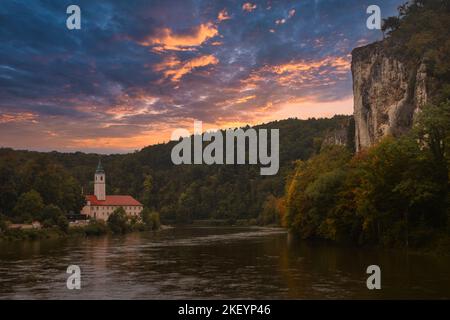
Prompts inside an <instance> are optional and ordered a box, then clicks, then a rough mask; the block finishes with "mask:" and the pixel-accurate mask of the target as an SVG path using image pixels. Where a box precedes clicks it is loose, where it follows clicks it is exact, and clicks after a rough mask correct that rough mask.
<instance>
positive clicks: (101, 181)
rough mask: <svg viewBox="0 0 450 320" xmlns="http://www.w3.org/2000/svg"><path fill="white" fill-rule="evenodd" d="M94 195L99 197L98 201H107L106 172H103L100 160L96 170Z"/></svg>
mask: <svg viewBox="0 0 450 320" xmlns="http://www.w3.org/2000/svg"><path fill="white" fill-rule="evenodd" d="M94 195H95V196H96V197H97V200H105V199H106V188H105V170H103V167H102V161H101V160H98V166H97V170H95V178H94Z"/></svg>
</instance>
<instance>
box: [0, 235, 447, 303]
mask: <svg viewBox="0 0 450 320" xmlns="http://www.w3.org/2000/svg"><path fill="white" fill-rule="evenodd" d="M372 264H376V265H379V266H380V268H381V286H382V288H381V290H368V289H367V287H366V279H367V277H368V275H367V274H366V268H367V266H369V265H372ZM68 265H78V266H79V267H80V268H81V289H80V290H68V289H67V287H66V280H67V277H68V276H69V275H68V274H67V273H66V269H67V267H68ZM180 298H187V299H189V298H197V299H203V298H205V299H211V298H217V299H222V298H224V299H229V298H243V299H248V298H254V299H346V298H350V299H354V298H356V299H403V298H414V299H415V298H447V299H449V298H450V258H444V257H434V256H424V255H417V254H408V253H406V252H404V251H398V250H392V251H388V250H380V249H367V248H356V247H348V246H335V245H330V244H329V243H309V242H304V241H300V240H298V239H296V238H294V237H292V236H291V235H289V234H288V233H287V232H286V231H284V230H283V229H278V228H257V227H242V228H241V227H176V228H171V229H166V230H161V231H158V232H154V233H133V234H128V235H125V236H105V237H98V238H95V237H94V238H86V239H84V238H83V239H65V240H60V239H59V240H40V241H32V242H31V241H30V242H13V243H1V244H0V299H180Z"/></svg>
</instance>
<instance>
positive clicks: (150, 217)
mask: <svg viewBox="0 0 450 320" xmlns="http://www.w3.org/2000/svg"><path fill="white" fill-rule="evenodd" d="M141 219H142V222H143V223H144V225H145V226H146V228H147V229H148V230H157V229H159V227H160V226H161V222H160V218H159V213H158V212H156V211H153V210H150V209H148V208H144V210H142V212H141Z"/></svg>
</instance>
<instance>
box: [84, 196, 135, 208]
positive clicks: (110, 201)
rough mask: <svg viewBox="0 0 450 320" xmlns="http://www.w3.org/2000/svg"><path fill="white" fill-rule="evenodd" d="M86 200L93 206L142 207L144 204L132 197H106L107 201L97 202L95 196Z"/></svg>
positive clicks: (87, 197)
mask: <svg viewBox="0 0 450 320" xmlns="http://www.w3.org/2000/svg"><path fill="white" fill-rule="evenodd" d="M86 200H87V201H89V202H90V203H91V206H142V203H140V202H139V201H137V200H136V199H135V198H133V197H132V196H106V200H97V197H96V196H95V195H88V196H86Z"/></svg>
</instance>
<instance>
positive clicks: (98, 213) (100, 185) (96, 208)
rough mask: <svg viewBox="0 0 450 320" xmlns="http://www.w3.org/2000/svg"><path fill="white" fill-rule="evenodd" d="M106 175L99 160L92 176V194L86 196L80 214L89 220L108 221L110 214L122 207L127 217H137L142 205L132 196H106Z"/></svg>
mask: <svg viewBox="0 0 450 320" xmlns="http://www.w3.org/2000/svg"><path fill="white" fill-rule="evenodd" d="M105 180H106V175H105V170H103V167H102V163H101V161H100V160H99V162H98V166H97V170H96V171H95V176H94V194H93V195H87V196H86V205H85V206H84V207H83V209H82V210H81V214H84V215H86V216H87V217H89V218H91V219H97V220H105V221H106V220H108V217H109V215H110V214H111V213H113V212H114V210H116V209H117V208H120V207H122V208H123V209H124V210H125V212H126V213H127V215H128V216H137V217H138V216H139V215H140V213H141V211H142V209H143V205H142V203H140V202H139V201H137V200H136V199H134V198H133V197H132V196H121V195H119V196H118V195H114V196H108V195H106V185H105Z"/></svg>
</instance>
